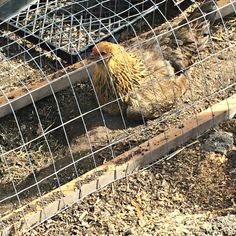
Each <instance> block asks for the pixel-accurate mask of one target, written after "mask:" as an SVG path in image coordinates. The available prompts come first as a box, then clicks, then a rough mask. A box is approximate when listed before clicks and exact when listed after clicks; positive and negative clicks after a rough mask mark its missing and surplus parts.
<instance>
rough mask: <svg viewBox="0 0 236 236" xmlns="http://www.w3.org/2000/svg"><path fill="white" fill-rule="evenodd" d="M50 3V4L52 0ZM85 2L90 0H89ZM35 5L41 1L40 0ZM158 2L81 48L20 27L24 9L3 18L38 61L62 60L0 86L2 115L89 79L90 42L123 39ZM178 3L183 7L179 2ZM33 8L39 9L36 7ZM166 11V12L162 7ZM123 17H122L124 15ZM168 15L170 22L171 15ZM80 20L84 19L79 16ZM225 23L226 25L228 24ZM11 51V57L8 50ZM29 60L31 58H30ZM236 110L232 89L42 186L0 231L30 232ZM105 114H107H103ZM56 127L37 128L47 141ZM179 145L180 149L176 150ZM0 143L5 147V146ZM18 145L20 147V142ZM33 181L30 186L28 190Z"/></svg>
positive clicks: (229, 4)
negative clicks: (171, 124) (46, 188)
mask: <svg viewBox="0 0 236 236" xmlns="http://www.w3.org/2000/svg"><path fill="white" fill-rule="evenodd" d="M42 2H44V1H42ZM46 2H48V3H49V2H50V1H46ZM52 2H58V1H52ZM83 2H85V3H86V2H87V1H83ZM105 2H107V1H105ZM126 2H127V1H126ZM135 2H137V1H135ZM138 2H139V1H138ZM145 2H146V1H145ZM147 2H150V1H147ZM183 2H185V1H182V2H181V4H183ZM187 2H189V1H187ZM151 3H152V4H153V1H151ZM161 3H166V1H162V2H161ZM188 4H189V3H188ZM164 5H165V4H164ZM190 5H191V4H190ZM34 6H35V5H34ZM36 6H39V5H37V4H36ZM134 6H135V4H134ZM158 6H159V5H158V4H157V5H155V6H154V7H151V8H150V7H147V9H146V11H144V12H143V14H141V15H135V16H132V17H130V18H128V20H127V18H125V19H124V21H123V22H124V24H123V25H122V24H121V23H120V25H119V27H118V28H117V29H115V27H114V29H113V30H111V29H109V34H107V35H105V36H104V37H100V38H98V39H97V41H96V40H94V39H93V40H91V42H89V43H87V44H86V46H85V47H81V48H79V49H78V48H77V49H76V52H71V51H66V50H65V49H64V48H63V46H61V45H59V46H58V45H53V44H51V43H50V42H48V41H46V40H44V39H43V37H42V38H40V37H38V36H37V34H36V35H34V31H32V32H33V33H32V32H29V31H27V30H25V29H23V31H22V30H21V26H19V25H17V24H18V20H19V19H20V18H21V17H20V16H21V14H27V13H25V12H23V13H20V14H19V15H18V16H15V17H14V18H11V20H10V21H3V22H2V23H1V26H2V30H3V31H4V32H7V33H6V35H7V36H9V37H10V39H11V40H12V39H13V41H14V40H16V41H17V40H21V39H19V38H18V37H19V36H20V38H23V41H24V43H23V45H27V42H26V41H29V42H30V43H32V44H33V45H34V44H35V48H36V49H37V50H38V51H39V52H40V53H42V54H41V55H40V56H38V58H39V61H40V60H41V59H42V58H43V56H45V55H47V52H45V51H44V50H46V51H49V52H53V53H52V54H54V56H55V57H56V58H57V59H58V58H60V59H59V60H58V61H59V62H58V64H57V65H56V71H55V72H54V73H50V74H45V73H43V76H45V78H46V80H39V81H36V82H33V83H31V84H26V83H25V82H22V81H21V85H23V86H20V87H17V88H16V89H14V90H12V91H7V92H5V91H4V90H3V89H2V88H1V93H2V96H1V97H0V118H2V119H3V118H4V117H5V116H7V115H9V114H10V115H11V114H13V116H14V117H15V119H16V120H17V118H16V117H17V115H18V114H17V112H16V111H18V110H21V109H22V108H24V107H26V106H28V105H31V104H32V105H33V106H34V108H35V109H37V104H36V102H37V101H40V100H42V99H45V98H46V97H48V96H50V95H53V96H54V97H55V98H56V96H57V95H56V93H57V92H60V91H63V90H64V89H66V88H68V87H69V88H70V87H71V88H72V87H73V86H74V84H76V83H83V82H86V81H90V80H91V77H92V74H93V71H94V66H95V63H88V61H87V59H86V57H87V53H88V52H90V50H91V47H92V46H93V45H94V44H95V43H96V42H98V41H101V40H104V39H106V40H107V39H109V38H111V37H112V38H113V41H115V42H116V43H117V42H119V41H122V39H121V38H119V37H121V36H120V32H121V31H122V30H124V29H126V30H127V29H128V28H129V27H130V26H131V28H134V27H137V25H139V24H138V23H139V22H140V21H142V19H144V18H145V17H146V16H147V17H148V16H149V15H150V14H153V12H154V11H155V10H156V8H157V7H158ZM177 8H179V9H181V8H180V6H179V5H178V4H177ZM29 9H30V7H29V8H28V10H29ZM36 9H37V7H36ZM235 9H236V2H235V1H231V0H230V1H223V0H222V1H220V2H219V3H218V7H217V9H216V10H215V11H216V12H217V16H216V19H217V20H220V21H222V22H223V25H224V20H223V17H224V16H227V15H229V14H236V10H235ZM33 10H35V8H34V7H33ZM121 12H122V11H121ZM158 12H159V10H158ZM180 12H182V10H180ZM162 14H164V13H163V12H162ZM54 17H55V16H54ZM119 17H120V18H122V17H121V16H119ZM16 19H18V20H16ZM42 19H43V18H42ZM165 19H166V21H167V18H165ZM77 20H78V19H77ZM80 20H81V21H82V19H81V18H80ZM129 20H130V21H129ZM35 22H36V21H35ZM89 22H90V24H91V25H92V20H91V17H89ZM135 24H136V25H135ZM187 24H189V22H187ZM26 25H27V24H26ZM101 25H102V24H101ZM105 28H106V27H105ZM170 28H171V27H170ZM224 28H226V26H225V25H224ZM174 29H176V28H174ZM177 29H178V27H177ZM8 30H10V31H12V32H11V33H13V34H15V35H16V36H14V37H16V38H14V37H12V35H11V33H9V32H8ZM24 30H25V31H24ZM99 30H100V31H101V28H99ZM172 31H173V28H171V29H170V30H169V32H172ZM39 35H40V34H39ZM88 37H90V36H88ZM59 41H60V40H59ZM8 42H10V44H11V43H12V41H10V40H9V41H8ZM8 45H9V44H6V45H4V46H3V48H6V47H7V46H8ZM233 47H234V45H232V44H230V45H229V46H228V47H227V49H230V48H233ZM27 50H29V49H27ZM223 51H224V49H223V50H222V51H220V52H216V53H215V54H213V53H212V54H211V55H210V56H209V57H211V56H216V55H220V54H221V53H222V52H223ZM27 53H28V51H27ZM9 55H10V58H11V54H10V53H9ZM12 57H14V56H12ZM209 57H206V58H204V59H203V60H201V61H200V62H197V63H196V64H195V65H197V64H201V63H204V62H205V61H207V59H208V58H209ZM31 59H32V58H31ZM61 59H62V60H61ZM33 60H34V58H33ZM63 60H64V62H63ZM9 61H10V60H9ZM76 61H77V62H76ZM26 62H28V61H27V60H26ZM75 62H76V63H75ZM71 64H72V65H71ZM58 65H59V66H58ZM234 87H235V80H234V82H233V83H231V84H230V85H229V86H228V87H225V88H224V89H222V90H220V92H219V93H224V91H225V90H226V89H228V88H234ZM72 90H73V89H72ZM231 95H232V93H231ZM74 96H75V94H74ZM207 99H208V100H210V98H208V97H207ZM209 103H210V102H209ZM210 104H211V103H210ZM57 106H59V105H57ZM95 109H100V108H95ZM36 113H37V111H36ZM235 114H236V96H235V93H234V92H233V95H232V96H230V97H228V98H225V100H223V101H221V102H219V103H216V104H215V105H210V107H209V108H208V109H206V110H204V111H203V112H200V113H195V115H194V117H192V118H190V119H187V120H185V121H183V122H180V123H179V126H178V127H177V128H176V127H175V128H170V129H168V130H167V131H166V130H164V132H163V133H161V134H158V135H155V137H154V138H149V139H148V140H147V141H145V142H143V143H141V144H138V145H137V146H136V147H134V148H133V147H131V148H130V150H128V151H125V152H123V153H122V154H120V155H114V158H113V159H112V160H109V161H106V162H105V163H104V164H101V165H97V163H96V160H95V159H94V162H95V165H94V166H95V168H91V169H90V170H89V171H87V172H86V173H84V174H81V175H77V176H75V177H74V178H73V180H70V181H69V182H68V183H65V184H60V182H59V187H58V188H56V189H54V190H52V191H50V192H48V193H46V194H42V195H41V191H39V195H40V197H39V198H37V199H34V200H33V201H30V202H28V203H27V204H24V203H23V204H19V205H20V207H19V208H18V209H16V210H14V211H13V212H10V213H7V214H3V216H2V217H1V220H0V225H1V227H0V235H1V236H5V235H9V234H11V233H12V232H25V231H28V230H30V229H31V228H33V227H35V226H36V225H38V224H40V223H42V222H43V221H45V220H46V219H49V218H50V217H52V216H54V215H55V214H57V213H58V212H60V211H62V210H64V209H66V208H67V207H69V206H71V205H72V204H73V203H75V202H77V201H79V200H81V199H82V198H84V197H85V196H87V195H89V194H91V193H93V192H95V191H98V190H100V189H101V188H103V187H104V186H106V185H108V184H110V183H112V182H114V181H116V180H118V179H121V178H125V177H127V176H128V175H131V174H133V173H135V172H136V171H137V170H139V169H143V168H146V167H149V166H150V165H152V164H153V163H156V162H159V161H162V160H163V159H165V158H170V157H171V156H173V155H175V153H176V152H179V151H181V150H182V148H184V147H183V145H184V144H185V143H186V142H187V143H190V140H193V139H195V138H198V137H199V136H201V134H203V133H204V132H205V131H206V130H208V129H211V128H213V127H215V126H216V125H218V124H219V123H221V122H223V121H225V120H227V119H231V118H232V117H234V116H235ZM83 116H86V113H81V114H79V115H77V117H73V118H71V120H76V119H78V117H82V119H83ZM103 119H105V118H104V117H103ZM39 120H40V118H39ZM71 120H69V121H61V124H60V125H59V126H61V127H62V128H64V126H66V125H67V123H69V122H70V121H71ZM145 125H146V124H144V129H145V127H146V126H145ZM18 126H19V130H21V129H22V127H21V126H20V125H19V124H18ZM59 126H58V127H59ZM58 127H54V128H52V129H50V126H49V128H48V129H49V132H47V131H48V130H47V129H46V130H43V129H42V130H43V131H42V132H41V131H39V136H41V137H45V139H46V142H47V138H46V137H47V135H48V134H50V132H51V131H53V130H56V129H57V128H58ZM85 127H86V125H85ZM37 132H38V130H37ZM86 132H87V130H86ZM65 133H66V132H65ZM66 138H67V137H66ZM37 139H38V137H36V139H35V140H37ZM119 141H120V140H119ZM31 143H33V141H32V140H30V141H27V142H26V143H24V142H23V144H22V146H21V147H20V149H23V147H24V146H26V145H28V144H29V145H30V144H31ZM90 145H91V144H90ZM190 145H191V143H190ZM108 146H110V148H111V149H112V145H111V144H109V145H107V146H106V147H108ZM106 147H104V146H103V147H102V148H101V149H105V148H106ZM179 147H180V149H178V148H179ZM0 148H1V150H2V146H1V145H0ZM17 148H18V149H19V147H17ZM176 149H177V151H176V152H174V153H172V154H170V153H171V152H173V151H175V150H176ZM11 151H12V150H7V151H4V152H3V151H2V156H4V155H6V153H10V152H11ZM97 152H99V150H96V151H93V153H92V154H87V156H86V155H84V156H83V159H86V157H89V156H93V155H94V154H96V153H97ZM2 156H1V158H2ZM93 158H94V157H93ZM2 160H3V161H4V157H3V158H2ZM2 160H1V161H2ZM29 160H30V158H29ZM3 161H2V162H3ZM30 161H31V160H30ZM79 161H80V159H79V160H74V159H73V161H72V162H71V163H70V164H68V165H67V166H66V167H68V166H73V165H76V164H78V163H79ZM66 167H62V168H61V169H56V168H55V172H54V173H53V174H52V175H56V176H57V175H58V173H60V171H62V170H64V169H65V168H66ZM33 177H34V178H35V180H36V181H35V183H34V184H33V185H32V186H36V187H37V188H39V187H38V185H39V184H40V183H42V182H43V181H44V180H45V179H47V178H48V177H49V176H47V177H46V178H42V179H41V180H37V178H36V175H35V172H34V171H33ZM57 178H58V177H57ZM32 186H29V189H30V187H32ZM26 189H27V188H25V189H23V190H19V191H18V190H16V191H15V194H13V195H9V196H6V197H5V198H3V199H1V200H0V202H1V203H2V202H4V201H7V200H8V199H11V198H12V197H15V198H18V199H20V198H21V194H23V192H24V191H26ZM19 202H20V201H19Z"/></svg>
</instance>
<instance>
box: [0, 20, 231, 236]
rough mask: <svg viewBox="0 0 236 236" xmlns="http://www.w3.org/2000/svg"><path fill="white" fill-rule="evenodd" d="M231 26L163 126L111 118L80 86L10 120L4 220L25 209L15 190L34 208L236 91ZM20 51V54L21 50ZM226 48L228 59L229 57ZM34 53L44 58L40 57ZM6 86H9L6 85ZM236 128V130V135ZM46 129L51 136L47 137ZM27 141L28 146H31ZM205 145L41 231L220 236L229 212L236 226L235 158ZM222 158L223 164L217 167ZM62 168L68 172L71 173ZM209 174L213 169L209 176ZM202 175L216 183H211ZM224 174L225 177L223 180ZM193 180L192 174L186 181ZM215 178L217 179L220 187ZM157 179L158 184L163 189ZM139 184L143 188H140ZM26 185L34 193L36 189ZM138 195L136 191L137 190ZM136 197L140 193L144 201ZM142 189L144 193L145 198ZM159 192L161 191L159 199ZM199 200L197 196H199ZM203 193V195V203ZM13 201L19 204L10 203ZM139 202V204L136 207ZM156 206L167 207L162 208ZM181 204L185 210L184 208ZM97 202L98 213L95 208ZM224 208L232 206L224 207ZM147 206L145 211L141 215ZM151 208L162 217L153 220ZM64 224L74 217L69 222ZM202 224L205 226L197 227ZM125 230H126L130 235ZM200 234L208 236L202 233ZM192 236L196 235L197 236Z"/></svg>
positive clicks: (0, 159)
mask: <svg viewBox="0 0 236 236" xmlns="http://www.w3.org/2000/svg"><path fill="white" fill-rule="evenodd" d="M224 23H225V28H224V27H223V25H222V23H220V22H218V23H217V24H216V25H215V27H214V31H213V34H212V36H213V37H212V39H211V43H210V44H209V46H208V47H207V48H206V49H205V50H204V51H203V52H201V56H202V58H205V59H206V60H205V61H204V62H200V63H196V65H195V66H194V67H192V69H191V70H190V71H189V90H188V92H187V93H186V94H185V96H184V98H183V100H182V101H180V102H179V103H178V104H177V105H176V106H175V107H174V108H173V109H172V110H171V111H169V112H167V113H165V114H163V116H161V117H160V118H158V119H155V120H151V121H148V122H146V124H143V123H134V122H131V121H128V120H127V119H126V118H123V117H110V116H109V115H107V114H104V113H102V112H101V110H100V109H99V108H98V104H97V101H96V99H95V95H94V91H93V88H92V86H91V82H90V81H87V82H84V83H81V84H76V85H74V86H73V87H71V88H68V89H67V90H64V91H61V92H59V93H57V94H56V95H55V97H53V96H50V97H48V98H45V99H44V100H42V101H39V102H37V103H36V104H35V107H34V106H33V105H31V106H28V107H26V108H24V109H21V110H20V111H17V112H16V116H13V115H8V116H6V117H4V118H1V119H0V152H2V154H1V156H0V189H1V191H0V214H7V213H8V212H10V211H12V210H13V209H15V208H16V207H18V206H19V202H18V199H17V197H16V196H13V197H10V196H12V195H14V193H15V191H17V192H19V191H22V192H21V193H20V194H19V195H18V196H19V197H20V199H21V204H25V203H28V202H29V201H31V200H32V199H35V198H37V197H38V196H40V195H41V194H44V193H46V192H48V191H50V190H52V189H55V188H57V187H58V186H59V185H62V184H64V183H67V182H68V181H70V180H72V179H74V178H75V177H77V176H78V175H82V174H83V173H85V172H87V171H88V170H91V169H93V168H94V167H95V166H96V165H101V164H103V163H104V162H106V161H108V160H110V159H112V158H114V157H116V156H118V155H119V154H121V153H123V152H124V151H126V150H129V149H130V148H132V147H134V146H136V145H138V144H140V143H142V142H144V141H145V140H147V139H149V138H151V137H153V136H155V135H157V134H159V133H161V132H163V131H164V130H166V129H168V128H170V127H174V126H179V125H181V123H182V121H183V120H186V119H188V118H189V117H191V116H193V115H194V114H195V113H196V112H199V111H202V110H204V109H206V108H207V107H209V105H211V104H215V103H217V102H219V101H221V100H223V99H225V98H227V97H229V96H230V95H232V94H233V93H235V64H236V50H235V49H236V46H235V42H236V33H235V31H234V29H235V25H236V20H235V17H234V16H233V17H227V18H226V19H225V22H224ZM226 29H227V30H226ZM12 50H13V51H14V50H16V48H13V49H12ZM221 50H223V51H222V52H221ZM3 53H4V52H3ZM34 53H36V54H37V51H36V52H34ZM217 53H218V54H217ZM214 54H215V55H214ZM20 55H21V54H20ZM21 56H22V57H23V56H24V55H21ZM1 57H2V54H0V60H1ZM207 57H209V58H207ZM41 59H42V58H41ZM41 59H40V58H39V62H40V60H41ZM44 59H45V60H44ZM44 59H43V60H42V61H44V62H45V61H47V60H49V59H48V58H44ZM2 65H3V72H4V73H11V72H7V64H2ZM13 65H14V64H13ZM49 65H50V66H49ZM44 66H45V68H44V69H45V71H46V73H48V74H50V73H52V72H53V71H56V70H57V69H58V68H59V66H58V65H57V63H56V62H55V61H51V60H49V62H48V63H45V65H44ZM5 67H6V68H5ZM4 68H5V69H4ZM16 68H17V66H16ZM29 68H31V70H32V71H31V72H30V73H31V74H30V75H31V76H30V77H27V78H28V79H33V78H35V79H39V78H40V77H41V74H40V73H39V72H38V71H37V66H35V64H30V63H28V64H27V66H26V67H23V69H22V68H21V69H22V70H21V71H19V72H18V71H17V70H16V71H15V73H16V74H17V73H19V74H21V73H22V75H24V73H23V72H24V71H25V70H28V69H29ZM22 71H23V72H22ZM12 78H13V77H12ZM14 78H15V77H14ZM2 79H3V77H2ZM21 79H22V78H21ZM26 80H27V79H26ZM4 81H6V78H5V80H4ZM0 82H2V81H1V80H0ZM8 82H9V83H8V84H4V83H3V82H2V85H1V86H3V87H2V89H3V90H4V91H11V90H12V89H14V88H15V87H18V86H20V85H19V84H17V83H16V81H12V83H11V81H8ZM227 87H228V88H227ZM226 88H227V89H226ZM55 98H56V99H55ZM77 102H78V104H79V106H78V104H77ZM86 112H87V113H86ZM84 113H86V115H83V116H82V117H81V114H84ZM234 122H235V120H234ZM234 124H235V123H234ZM234 124H233V125H232V127H235V125H234ZM42 128H43V130H44V132H42ZM25 143H27V144H26V145H24V144H25ZM199 145H200V143H198V144H196V146H194V147H191V149H186V150H185V151H183V152H182V153H181V154H180V155H178V156H176V157H175V158H173V159H171V160H169V161H168V162H166V163H162V164H160V165H156V166H154V167H152V168H150V169H149V170H146V171H143V172H142V173H139V174H137V175H136V176H135V177H130V178H129V181H128V182H130V184H129V185H127V183H126V181H120V182H117V183H115V184H114V186H113V187H108V188H107V190H105V191H101V192H99V193H97V194H95V195H93V196H92V197H91V198H88V199H87V200H86V199H85V200H84V203H83V204H82V205H83V208H81V209H80V207H81V205H80V204H79V205H78V206H76V207H75V208H72V209H70V210H68V211H67V212H65V213H62V214H61V215H59V216H57V217H55V218H54V219H52V220H49V222H48V224H47V225H48V226H47V225H42V226H40V227H39V228H37V231H34V232H38V233H39V232H41V231H44V230H45V231H47V232H48V234H49V232H50V230H54V228H55V225H54V222H55V224H57V226H58V229H57V230H61V227H63V228H65V225H67V226H68V228H67V230H68V231H67V232H71V233H72V230H74V231H76V230H77V229H76V227H78V229H79V232H83V230H84V232H86V231H88V228H89V227H90V225H94V226H96V227H94V228H93V229H90V231H89V232H91V233H88V235H89V234H90V235H92V234H93V232H97V233H101V234H105V235H106V234H108V233H107V232H110V233H111V234H114V235H117V234H118V235H119V234H122V233H123V234H124V235H129V234H131V233H133V234H134V235H135V233H136V235H137V232H139V231H140V230H141V229H142V230H143V232H144V229H146V227H144V226H146V225H148V226H150V227H147V230H154V231H155V233H156V234H157V235H161V232H163V235H166V234H165V232H167V231H169V227H170V226H171V227H173V228H174V227H175V225H176V227H177V226H178V222H182V223H183V225H184V224H185V225H188V226H189V228H188V230H190V232H193V231H191V230H196V232H197V230H198V231H199V232H200V233H203V232H206V233H211V230H214V227H216V228H217V227H220V225H218V223H219V222H224V220H225V219H226V218H224V217H223V216H224V214H227V213H230V214H231V215H229V216H227V217H228V218H227V219H228V221H229V222H230V220H232V221H233V218H234V216H233V213H234V210H233V209H231V208H233V205H232V204H231V203H230V201H231V200H229V199H233V198H234V197H233V196H235V193H234V190H233V189H235V183H234V182H233V180H234V178H233V177H235V176H234V175H233V174H232V173H233V172H232V173H231V172H230V168H231V165H232V166H234V165H235V164H234V161H233V159H232V160H231V159H227V158H225V162H223V163H221V158H220V157H218V155H216V159H214V158H213V157H212V155H213V154H202V153H201V152H199V147H198V146H199ZM213 156H214V155H213ZM84 157H86V158H84ZM183 157H184V158H183ZM212 158H213V159H212ZM218 158H219V159H220V160H219V161H217V160H218ZM75 161H76V163H75V165H74V164H73V163H74V162H75ZM186 163H187V164H186ZM229 166H230V167H229ZM61 168H64V169H63V170H61ZM202 168H203V169H204V168H205V169H204V170H202ZM209 168H212V170H213V171H215V172H214V175H215V176H216V177H215V178H214V180H213V179H211V175H210V173H211V172H209V171H207V170H209ZM232 168H235V167H232ZM190 169H191V171H190ZM56 170H57V171H58V172H57V175H56V174H55V172H56ZM202 171H203V172H204V173H205V174H207V176H204V173H203V172H202ZM162 173H163V174H162ZM220 173H221V174H222V176H218V174H219V175H220ZM187 174H189V175H188V176H186V175H187ZM212 175H213V173H212ZM217 176H218V177H219V178H218V177H217ZM205 178H206V179H205ZM207 178H209V179H210V183H208V181H207ZM184 179H187V180H188V181H190V182H186V186H185V184H183V183H185V182H184V181H183V180H184ZM187 180H186V181H187ZM231 180H232V181H231ZM39 181H41V182H40V184H39V185H38V187H39V189H40V191H39V190H38V189H37V188H36V186H35V182H39ZM132 181H133V183H134V184H132ZM152 181H153V183H152ZM155 181H157V182H156V183H155ZM195 181H196V182H195ZM204 181H205V185H204V184H203V183H204ZM217 181H219V182H217ZM136 182H137V183H138V185H135V183H136ZM172 184H173V186H172ZM214 184H215V186H214ZM227 184H229V185H227ZM231 184H232V185H231ZM139 185H140V186H141V187H139ZM128 186H129V187H128ZM135 186H136V187H135ZM151 186H152V187H151ZM201 186H202V187H201ZM222 186H227V188H222ZM228 186H229V188H228ZM26 187H29V188H28V189H27V190H26ZM206 187H207V188H206ZM132 188H134V189H133V190H132ZM214 188H216V190H214ZM130 189H131V190H130ZM137 189H140V190H137ZM204 189H205V190H204ZM159 190H160V191H159ZM203 190H204V191H205V192H204V191H203ZM129 191H131V192H132V194H131V196H130V198H129V197H128V193H129ZM135 191H137V192H136V193H135ZM140 191H141V192H142V191H143V193H142V194H140ZM152 191H154V192H153V193H152ZM169 191H170V192H169ZM121 193H124V195H122V194H121ZM157 193H158V194H157ZM162 193H163V195H162ZM190 193H193V194H195V195H192V196H191V195H190ZM203 193H204V194H203ZM213 193H214V194H216V195H214V194H213ZM116 194H117V198H116V197H115V196H116ZM201 194H203V196H202V197H201ZM126 195H127V196H126ZM141 195H143V197H142V196H141ZM113 196H114V197H113ZM122 196H123V197H122ZM195 196H196V197H195ZM213 196H215V198H213ZM227 196H229V198H227ZM6 197H10V198H9V199H8V200H5V198H6ZM109 197H111V198H109ZM126 198H127V201H126V202H125V201H124V202H122V199H126ZM133 198H134V199H133ZM142 198H144V199H146V198H147V199H146V200H147V202H146V203H145V204H146V205H145V206H146V207H144V205H143V202H142V201H144V200H142ZM97 199H98V200H97ZM101 199H103V200H101ZM132 199H133V201H132V202H133V203H131V200H132ZM155 199H158V201H157V202H156V203H153V202H154V200H155ZM191 199H192V200H191ZM146 200H145V201H146ZM159 200H160V201H159ZM226 200H227V201H226ZM87 201H88V202H87ZM96 201H98V202H96ZM109 201H110V203H109ZM191 201H192V202H191ZM95 202H96V204H95ZM105 202H106V203H107V204H110V205H113V204H115V205H114V206H116V208H115V209H114V210H115V211H117V214H113V213H114V210H111V209H109V207H107V209H106V207H105ZM116 202H117V203H116ZM140 202H141V203H142V204H141V203H140ZM148 202H149V203H150V202H152V203H151V204H157V205H156V207H151V206H150V205H149V206H148ZM176 202H177V205H175V203H176ZM90 203H91V205H89V204H90ZM94 204H95V205H94ZM132 204H133V205H132ZM227 204H228V205H227ZM230 204H231V205H230ZM220 205H222V209H221V208H220ZM123 206H124V207H125V208H123ZM87 207H88V208H87ZM139 208H140V210H137V209H139ZM144 208H145V209H144ZM146 208H147V209H146ZM151 208H153V209H156V211H154V210H153V212H151ZM122 209H123V210H122ZM165 209H166V210H165ZM225 210H226V211H225ZM70 211H71V212H72V213H71V215H70V214H69V212H70ZM224 211H225V212H226V213H224ZM73 212H74V214H73ZM109 212H110V213H109ZM138 212H139V213H138ZM214 212H216V213H214ZM109 214H111V215H109ZM129 214H130V216H129ZM103 215H104V217H103ZM116 215H118V216H119V219H118V218H115V217H116ZM81 216H82V217H81ZM131 216H133V217H134V219H136V221H132V220H131V219H130V218H129V217H131ZM173 216H176V219H178V220H177V221H175V220H174V221H173ZM107 217H109V218H110V219H111V222H112V221H113V222H121V223H120V224H118V223H117V224H116V223H114V224H113V226H108V223H106V221H107ZM113 217H114V218H113ZM135 217H136V218H135ZM218 217H220V218H218ZM221 217H223V218H221ZM139 218H140V219H139ZM60 219H61V220H60ZM62 219H65V221H64V223H63V220H62ZM66 219H68V221H67V220H66ZM79 219H80V220H79ZM122 219H126V222H125V223H124V222H123V221H122ZM137 219H138V220H137ZM154 219H155V220H156V221H155V220H154ZM139 221H140V223H139ZM152 221H153V222H152ZM50 222H51V223H52V227H51V226H50V224H51V223H50ZM56 222H57V223H56ZM73 222H74V223H73ZM122 222H123V223H122ZM127 222H129V223H127ZM135 222H136V223H135ZM155 222H156V223H155ZM207 222H208V223H209V224H208V223H207ZM214 222H215V223H214ZM217 222H218V223H217ZM195 223H196V225H197V226H196V227H195V228H194V224H195ZM83 224H84V225H83ZM139 224H141V226H140V225H139ZM143 224H144V225H143ZM165 224H166V225H165ZM222 224H224V223H222ZM80 225H82V226H80ZM111 225H112V224H111ZM118 225H119V226H118ZM142 225H143V226H142ZM79 227H81V228H79ZM109 227H111V228H109ZM222 227H223V226H222ZM72 228H73V229H72ZM113 228H114V233H113ZM149 228H150V229H149ZM192 228H194V229H192ZM226 228H227V227H226ZM64 230H65V229H64ZM93 230H94V231H93ZM99 230H101V232H100V231H99ZM106 230H107V231H106ZM116 230H117V231H116ZM118 230H122V232H119V231H118ZM158 230H159V231H158ZM165 230H167V231H165ZM176 230H178V231H176V232H177V233H178V232H182V233H184V231H181V230H184V227H183V226H181V227H180V228H179V227H177V228H176ZM204 230H205V231H204ZM130 232H131V233H130ZM173 232H175V231H173ZM193 233H194V232H193ZM200 233H199V235H201V234H200ZM45 234H46V233H45ZM185 234H188V231H186V232H185ZM65 235H66V234H65ZM147 235H152V234H151V231H148V234H147ZM180 235H181V234H180ZM216 235H217V234H216ZM219 235H221V234H219ZM226 235H227V234H226ZM232 235H233V234H232Z"/></svg>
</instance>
